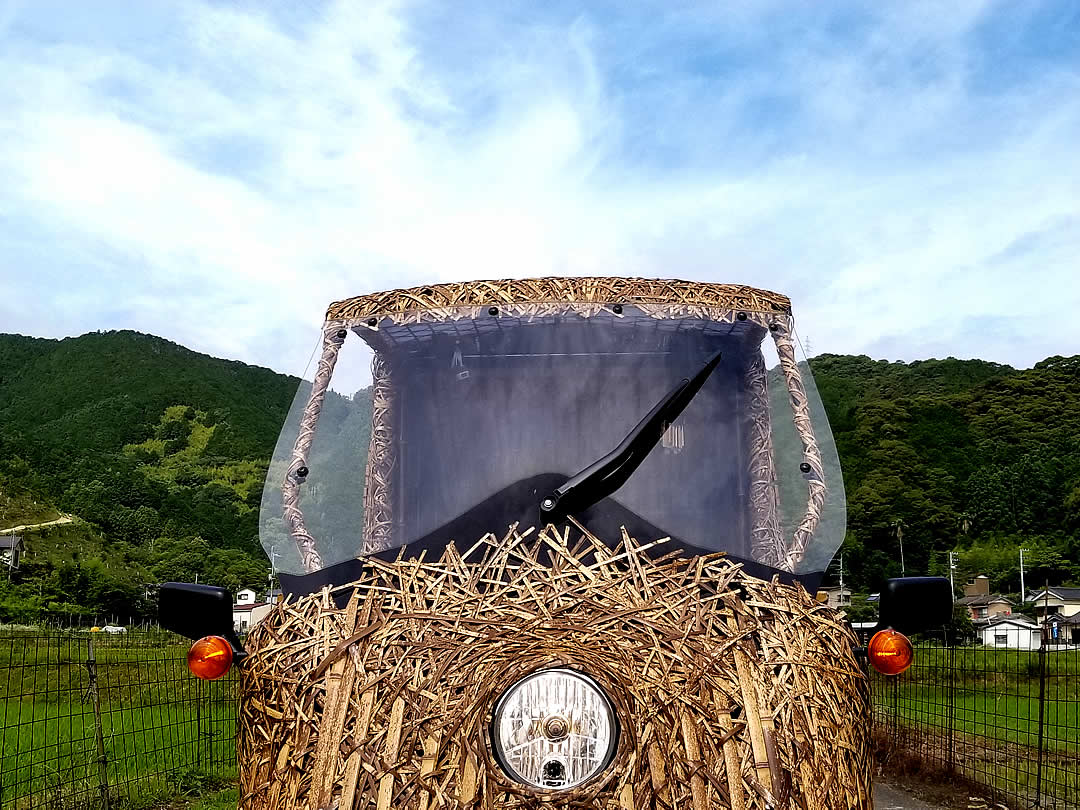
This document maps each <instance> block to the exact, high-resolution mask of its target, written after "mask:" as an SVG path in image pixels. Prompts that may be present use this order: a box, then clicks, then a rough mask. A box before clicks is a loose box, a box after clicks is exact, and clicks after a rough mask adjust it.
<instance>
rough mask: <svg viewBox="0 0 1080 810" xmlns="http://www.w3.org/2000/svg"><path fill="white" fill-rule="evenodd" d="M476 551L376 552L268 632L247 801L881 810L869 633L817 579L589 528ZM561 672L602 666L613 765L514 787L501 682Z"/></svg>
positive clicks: (250, 689)
mask: <svg viewBox="0 0 1080 810" xmlns="http://www.w3.org/2000/svg"><path fill="white" fill-rule="evenodd" d="M479 544H480V546H479V548H478V549H477V550H475V554H473V555H470V554H469V553H468V550H467V549H461V551H462V552H463V553H464V557H468V558H470V559H475V558H476V557H477V556H482V560H477V561H475V562H470V563H466V562H464V561H463V554H460V553H459V550H458V548H456V547H455V546H453V545H451V546H450V547H448V548H447V550H446V552H445V554H444V555H443V556H442V558H441V559H439V560H420V561H407V560H399V561H398V562H394V563H388V562H382V561H379V560H372V561H371V562H370V565H369V566H367V567H366V568H365V574H364V576H363V578H362V579H361V580H359V581H358V582H355V583H351V584H349V585H346V586H344V587H343V588H339V589H335V591H334V592H331V591H330V590H329V589H325V590H324V591H322V592H321V593H317V594H312V595H310V596H305V597H302V598H300V599H298V600H290V601H288V602H287V603H285V604H282V605H279V606H278V607H277V608H276V609H275V610H274V612H273V613H272V614H271V615H270V616H269V617H267V618H266V619H264V620H263V621H262V622H261V623H260V624H259V625H258V626H257V627H256V629H255V630H254V632H253V633H252V635H251V637H250V639H249V642H248V644H249V651H250V656H249V657H248V659H247V660H246V661H245V664H244V669H243V700H242V704H241V724H240V750H239V753H240V771H241V800H240V807H241V808H242V810H301V808H305V809H306V810H316V809H317V808H319V809H321V808H341V809H342V810H344V809H345V808H349V810H389V808H409V809H410V810H412V809H414V808H417V809H419V810H429V808H436V807H438V808H450V809H451V810H456V809H457V808H469V807H483V808H496V807H498V808H504V807H505V808H527V807H543V806H547V807H560V808H606V809H610V810H615V809H616V808H618V809H619V810H630V808H639V809H640V808H675V807H680V808H692V809H693V810H705V808H729V807H730V808H740V810H741V809H742V808H767V807H775V808H786V807H793V808H794V807H800V808H838V809H839V808H843V809H844V810H850V808H869V807H870V806H871V799H870V762H869V746H868V728H867V722H866V720H867V718H868V716H869V715H868V694H867V687H866V680H865V677H864V674H863V673H862V671H861V669H860V667H859V665H858V664H857V662H856V659H855V657H854V654H853V644H854V638H853V636H852V634H851V632H850V631H849V630H848V629H847V628H846V627H845V626H844V625H843V624H842V623H841V622H840V621H838V619H837V617H836V615H835V613H834V612H833V611H832V610H830V609H829V608H827V607H825V606H823V605H820V604H818V603H816V602H815V601H814V600H813V599H812V598H811V597H810V595H809V594H807V593H806V591H805V590H804V589H803V588H802V587H800V586H785V585H780V584H778V583H776V582H772V583H767V582H763V581H761V580H758V579H754V578H751V577H749V576H747V575H746V574H745V573H743V571H742V570H741V568H740V567H739V566H737V565H733V564H732V563H730V562H728V561H726V560H725V559H724V557H723V555H713V556H710V557H698V558H690V559H687V558H674V557H672V558H665V559H661V560H660V561H659V562H657V561H654V559H653V557H654V556H655V552H656V549H653V550H652V554H651V555H650V554H649V553H646V552H647V550H648V549H647V548H646V547H644V546H642V545H640V544H639V543H638V542H637V541H635V540H634V539H632V538H629V537H626V536H624V537H623V538H622V539H621V541H619V542H616V543H614V544H612V546H611V547H609V546H608V545H605V544H603V543H601V542H600V541H599V540H597V539H596V538H593V537H591V536H590V535H588V534H587V533H585V532H584V531H583V530H581V529H580V527H577V526H570V527H564V529H563V530H561V531H560V530H557V529H555V528H554V527H548V528H547V529H544V530H542V531H539V532H538V531H537V530H535V529H529V530H527V531H526V530H522V531H521V533H517V532H512V533H511V534H510V535H508V536H506V537H504V538H501V539H498V538H496V537H494V536H492V535H488V536H487V537H485V538H483V539H481V540H480V541H479ZM335 596H340V597H342V598H341V599H339V600H337V601H341V602H342V603H344V604H345V607H344V608H338V607H336V606H335V599H334V597H335ZM549 666H566V667H571V668H575V669H579V670H581V671H583V672H586V673H587V674H589V675H590V676H592V677H593V678H594V679H595V680H596V681H597V682H598V683H600V684H601V686H602V687H603V688H604V690H605V691H606V692H607V694H608V695H609V696H610V697H611V699H612V701H613V702H614V704H615V706H616V710H617V714H618V717H619V723H620V726H621V729H622V731H621V734H620V736H619V743H618V749H617V753H616V757H615V760H614V762H613V763H612V765H611V766H610V767H609V768H608V769H606V770H605V771H604V772H603V773H602V774H600V775H599V776H598V777H597V778H595V779H594V780H592V781H590V782H587V783H586V784H585V785H583V786H581V787H578V788H575V789H572V790H569V791H565V792H560V793H557V794H555V793H551V792H544V791H535V790H531V789H526V788H524V787H523V786H521V785H517V784H515V783H513V782H511V781H509V780H508V779H507V778H506V777H505V776H504V775H503V773H502V771H501V770H500V768H499V766H498V765H497V764H496V763H495V761H494V759H493V757H492V754H491V752H490V741H489V734H488V724H489V722H490V713H491V709H492V704H493V702H494V701H495V699H496V698H497V697H498V696H499V695H500V694H501V693H502V691H503V690H505V689H506V688H507V687H509V686H510V685H512V684H513V683H514V682H515V681H517V680H518V679H519V678H520V677H522V676H524V675H525V674H527V673H528V672H530V671H533V670H535V669H538V668H546V667H549Z"/></svg>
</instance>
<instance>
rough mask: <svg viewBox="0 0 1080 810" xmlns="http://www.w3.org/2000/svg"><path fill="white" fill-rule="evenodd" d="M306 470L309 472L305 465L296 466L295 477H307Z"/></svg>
mask: <svg viewBox="0 0 1080 810" xmlns="http://www.w3.org/2000/svg"><path fill="white" fill-rule="evenodd" d="M308 472H309V470H308V468H307V467H297V468H296V477H297V478H307V474H308Z"/></svg>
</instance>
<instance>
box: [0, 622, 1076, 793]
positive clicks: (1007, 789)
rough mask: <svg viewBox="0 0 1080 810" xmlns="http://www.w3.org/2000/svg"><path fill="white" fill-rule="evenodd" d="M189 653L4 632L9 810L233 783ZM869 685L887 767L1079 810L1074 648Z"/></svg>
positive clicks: (0, 734)
mask: <svg viewBox="0 0 1080 810" xmlns="http://www.w3.org/2000/svg"><path fill="white" fill-rule="evenodd" d="M187 647H188V642H187V641H186V640H184V639H181V638H179V637H178V636H174V635H172V634H169V633H164V632H161V631H153V630H148V631H140V632H129V633H126V634H123V635H106V634H102V633H90V632H87V631H42V630H40V629H26V630H18V629H16V630H12V629H0V810H35V809H37V808H40V809H41V810H87V809H88V808H101V807H105V808H110V810H120V808H123V809H124V810H127V808H132V807H146V806H150V805H152V804H153V803H154V802H155V801H157V800H159V799H164V798H167V797H171V796H175V795H177V794H180V793H185V792H188V791H191V790H196V789H199V788H203V787H207V786H209V785H211V784H215V783H222V782H226V781H230V780H233V779H235V777H236V759H235V757H236V753H235V733H236V717H237V697H238V688H237V686H238V685H237V681H236V675H235V673H230V674H229V675H228V676H226V677H225V678H224V679H222V680H220V681H213V682H210V683H207V682H204V681H199V680H197V679H195V678H193V677H191V676H190V673H188V672H187V669H186V667H185V664H184V657H185V654H186V651H187ZM872 686H873V692H874V721H875V727H876V730H877V739H878V742H879V745H881V746H883V748H884V751H883V755H884V756H891V755H894V754H898V753H903V754H904V755H905V756H908V757H914V758H916V759H917V760H918V761H920V762H921V763H923V765H924V766H926V767H927V768H928V769H930V770H932V771H936V772H940V774H941V775H942V776H943V777H945V776H947V775H949V774H953V775H955V776H957V777H960V778H962V779H964V780H966V781H968V782H970V783H973V784H977V785H980V786H982V787H983V788H984V789H985V790H986V791H987V792H989V793H990V794H991V798H992V799H993V800H994V801H996V802H1001V803H1003V804H1006V805H1007V806H1009V807H1012V808H1028V807H1041V808H1053V810H1059V809H1060V810H1066V809H1067V808H1080V648H1078V647H1075V646H1069V645H1048V646H1044V647H1042V648H1041V649H1037V650H1016V649H995V648H994V647H948V646H942V645H940V644H932V643H927V644H921V645H919V646H918V648H917V650H916V656H915V664H914V665H913V666H912V668H911V669H910V670H908V671H907V672H906V673H904V674H903V675H901V676H899V677H894V678H887V677H885V676H880V675H876V674H874V675H873V676H872Z"/></svg>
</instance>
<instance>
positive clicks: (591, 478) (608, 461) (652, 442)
mask: <svg viewBox="0 0 1080 810" xmlns="http://www.w3.org/2000/svg"><path fill="white" fill-rule="evenodd" d="M720 356H721V353H720V352H716V354H714V355H712V356H711V357H710V358H709V359H708V360H707V361H706V363H705V365H704V366H702V368H701V370H700V371H698V373H697V374H695V375H694V376H693V377H690V378H687V379H683V380H682V381H681V382H679V384H678V385H676V386H675V387H674V388H672V389H671V391H669V392H668V393H667V394H666V395H665V396H664V398H663V399H661V400H660V401H659V402H658V403H656V405H655V406H653V409H652V410H651V411H649V412H648V413H647V414H646V415H645V418H644V419H642V420H641V421H640V422H638V423H637V425H636V426H635V427H634V429H633V430H631V431H630V433H629V434H628V435H627V436H626V438H625V439H623V440H622V441H621V442H619V446H618V447H616V448H615V449H614V450H612V451H611V452H610V453H608V454H607V455H606V456H604V457H603V458H600V459H598V460H596V461H594V462H593V463H592V464H590V465H589V466H588V467H586V468H585V469H583V470H582V471H581V472H579V473H577V474H576V475H574V476H572V477H571V478H570V480H569V481H567V482H566V483H565V484H563V485H562V486H561V487H559V488H558V489H556V490H555V491H554V492H552V493H551V494H550V495H547V496H545V497H544V498H543V499H542V500H541V501H540V519H541V522H543V523H555V522H557V521H559V520H562V519H563V518H565V517H566V516H567V515H569V514H570V513H571V512H577V511H580V510H582V509H588V508H589V507H590V506H592V505H593V504H594V503H596V502H597V501H599V500H601V499H603V498H606V497H607V496H608V495H610V494H611V493H613V492H614V491H615V490H617V489H618V488H619V487H621V486H622V485H623V484H625V483H626V481H627V479H628V478H629V477H630V476H631V475H633V474H634V471H635V470H636V469H637V468H638V467H640V466H641V463H642V462H643V461H645V458H646V457H647V456H648V455H649V453H650V452H652V449H653V448H654V447H656V445H657V443H659V441H660V439H661V438H663V435H664V430H665V425H667V424H670V423H671V422H674V421H675V420H676V419H677V418H678V417H679V414H681V413H682V412H683V411H684V410H685V409H686V406H687V405H689V404H690V400H692V399H693V398H694V396H695V395H696V394H697V392H698V391H700V390H701V386H703V385H704V384H705V381H706V380H707V379H709V375H710V374H712V372H713V369H715V368H716V366H717V365H718V364H719V363H720Z"/></svg>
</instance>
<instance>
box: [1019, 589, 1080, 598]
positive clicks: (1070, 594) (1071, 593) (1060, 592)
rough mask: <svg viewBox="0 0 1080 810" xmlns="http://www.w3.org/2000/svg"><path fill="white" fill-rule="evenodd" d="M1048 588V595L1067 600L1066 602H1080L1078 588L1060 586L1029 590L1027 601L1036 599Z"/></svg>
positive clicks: (1079, 590)
mask: <svg viewBox="0 0 1080 810" xmlns="http://www.w3.org/2000/svg"><path fill="white" fill-rule="evenodd" d="M1048 590H1049V591H1050V596H1051V597H1057V598H1058V599H1062V600H1064V601H1067V602H1080V588H1060V587H1057V588H1055V587H1051V588H1040V589H1039V590H1037V591H1031V592H1030V593H1029V594H1028V601H1029V602H1035V601H1038V598H1039V597H1041V596H1042V595H1043V594H1045V593H1046V592H1047V591H1048Z"/></svg>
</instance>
